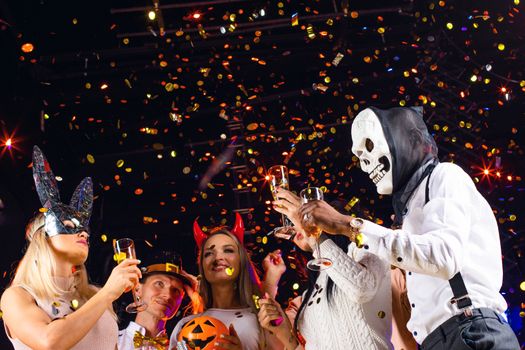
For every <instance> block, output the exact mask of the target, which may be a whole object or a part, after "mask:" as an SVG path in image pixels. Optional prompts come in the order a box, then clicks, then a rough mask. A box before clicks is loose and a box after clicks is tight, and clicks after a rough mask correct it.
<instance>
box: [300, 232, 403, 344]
mask: <svg viewBox="0 0 525 350" xmlns="http://www.w3.org/2000/svg"><path fill="white" fill-rule="evenodd" d="M320 248H321V255H322V256H323V257H327V258H330V259H331V260H332V262H333V265H332V267H331V268H329V269H326V270H324V271H322V272H321V273H320V275H319V277H318V279H317V281H316V287H317V289H316V290H315V291H314V292H313V293H312V295H311V297H310V299H309V301H308V304H307V306H305V307H304V309H303V312H302V313H301V319H300V320H299V323H298V327H299V330H300V332H301V334H302V336H303V337H304V339H305V340H306V346H305V348H306V350H320V349H341V350H343V349H344V350H347V349H352V350H360V349H362V350H375V349H393V347H392V345H391V343H390V340H389V339H390V335H391V317H392V294H391V290H390V266H388V265H387V264H386V263H384V262H383V261H382V260H380V259H379V258H377V257H376V256H375V255H373V254H370V253H367V252H366V251H365V250H364V249H357V247H356V246H355V244H354V243H352V244H351V245H350V246H349V247H348V253H345V252H344V251H343V250H341V249H340V248H339V247H338V246H337V245H336V244H335V243H334V242H333V241H332V240H330V239H325V240H324V241H323V242H322V243H321V245H320ZM328 277H330V278H331V279H332V280H333V281H334V287H333V289H332V293H333V294H332V298H331V301H330V303H329V302H328V300H327V298H326V286H327V282H328Z"/></svg>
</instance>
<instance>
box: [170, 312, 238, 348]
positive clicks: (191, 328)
mask: <svg viewBox="0 0 525 350" xmlns="http://www.w3.org/2000/svg"><path fill="white" fill-rule="evenodd" d="M221 334H229V331H228V327H226V326H225V325H224V323H222V322H221V321H219V320H218V319H216V318H213V317H209V316H200V317H195V318H194V319H192V320H190V321H188V322H187V323H186V324H185V325H184V327H182V329H181V330H180V332H179V335H178V337H177V340H178V341H183V340H184V341H185V342H186V345H187V346H188V348H189V349H193V350H211V349H212V348H213V344H214V343H215V342H216V341H217V340H218V339H219V336H220V335H221Z"/></svg>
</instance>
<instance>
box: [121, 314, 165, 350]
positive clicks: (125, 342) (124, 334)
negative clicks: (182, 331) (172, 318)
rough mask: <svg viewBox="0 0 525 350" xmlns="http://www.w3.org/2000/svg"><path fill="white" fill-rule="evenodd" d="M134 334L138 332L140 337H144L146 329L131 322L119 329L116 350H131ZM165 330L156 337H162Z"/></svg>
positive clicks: (133, 346) (133, 347)
mask: <svg viewBox="0 0 525 350" xmlns="http://www.w3.org/2000/svg"><path fill="white" fill-rule="evenodd" d="M135 332H139V333H140V334H142V335H146V328H144V327H143V326H141V325H140V324H138V323H136V322H133V321H131V322H130V323H129V325H128V326H127V327H126V328H124V329H121V330H120V331H119V332H118V350H133V349H135V345H134V344H133V338H134V337H135ZM165 334H166V330H163V331H161V332H160V333H159V334H157V337H161V336H164V335H165ZM151 348H152V349H153V347H151Z"/></svg>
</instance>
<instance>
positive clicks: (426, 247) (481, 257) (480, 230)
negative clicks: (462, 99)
mask: <svg viewBox="0 0 525 350" xmlns="http://www.w3.org/2000/svg"><path fill="white" fill-rule="evenodd" d="M422 112H423V111H422V108H400V107H398V108H392V109H388V110H381V109H378V108H374V107H371V108H367V109H365V110H363V111H362V112H361V113H359V114H358V115H357V117H356V118H355V120H354V123H353V125H352V142H353V146H352V152H353V153H354V154H355V155H356V156H357V157H358V158H359V160H360V164H361V168H362V170H363V171H365V172H367V173H368V174H369V177H370V179H371V180H372V181H373V182H374V184H375V185H376V187H377V191H378V193H380V194H383V195H392V196H393V208H394V213H395V222H394V225H395V226H396V227H398V228H399V229H388V228H385V227H382V226H380V225H377V224H375V223H373V222H371V221H367V220H363V219H360V218H355V217H351V216H345V215H342V214H340V213H339V212H337V211H336V210H335V209H333V208H332V207H330V206H329V205H328V204H327V203H326V202H323V201H314V202H310V203H306V204H304V205H302V207H301V209H300V213H301V217H302V220H303V225H305V226H306V227H308V226H312V225H315V226H318V227H319V228H321V229H322V230H323V231H325V232H327V233H332V234H336V233H339V234H340V233H343V234H345V235H347V236H348V237H350V239H351V240H352V241H354V242H356V243H358V245H359V246H361V247H362V249H367V250H368V251H370V252H372V253H374V254H376V255H378V256H379V257H381V258H383V259H384V260H386V261H388V262H389V263H390V264H392V265H394V266H397V267H399V268H401V269H404V270H406V271H407V276H406V278H407V290H408V299H409V301H410V305H411V307H412V314H411V318H410V321H409V322H408V324H407V328H408V329H409V330H410V331H411V332H412V334H413V336H414V338H415V339H416V341H417V342H418V343H419V344H421V349H424V350H427V349H432V350H437V349H443V350H444V349H478V348H483V349H519V344H518V342H517V339H516V337H515V335H514V333H513V332H512V329H511V328H510V327H509V325H508V324H507V322H506V320H505V318H504V316H503V312H504V311H505V309H506V307H507V305H506V302H505V300H504V298H503V297H502V296H501V295H500V294H499V290H500V288H501V284H502V279H503V269H502V264H501V249H500V240H499V232H498V227H497V223H496V220H495V217H494V214H493V212H492V210H491V208H490V205H489V204H488V203H487V201H486V200H485V199H484V198H483V197H482V196H481V194H480V193H479V192H478V191H477V190H476V188H475V186H474V184H473V182H472V180H471V179H470V177H469V176H468V175H467V174H466V173H465V172H464V171H463V170H462V169H461V168H460V167H459V166H457V165H455V164H452V163H439V161H438V158H437V146H436V144H435V142H434V140H433V138H432V137H431V135H430V134H429V133H428V130H427V127H426V125H425V123H424V121H423V118H422V114H423V113H422Z"/></svg>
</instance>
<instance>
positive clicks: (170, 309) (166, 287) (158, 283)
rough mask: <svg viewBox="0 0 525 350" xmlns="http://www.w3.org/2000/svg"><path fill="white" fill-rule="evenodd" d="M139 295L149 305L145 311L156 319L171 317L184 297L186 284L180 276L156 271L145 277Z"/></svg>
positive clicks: (138, 288) (139, 287)
mask: <svg viewBox="0 0 525 350" xmlns="http://www.w3.org/2000/svg"><path fill="white" fill-rule="evenodd" d="M137 295H138V296H139V297H140V298H141V299H142V300H144V302H145V303H146V304H147V305H148V307H147V308H146V310H145V311H143V312H144V313H148V314H150V315H151V316H153V317H154V318H156V319H163V320H169V319H171V318H172V317H173V316H174V315H175V314H176V313H177V310H178V309H179V307H180V304H181V302H182V299H183V298H184V286H183V283H182V281H181V280H179V279H178V278H176V277H174V276H172V275H169V274H166V273H155V274H152V275H150V276H146V277H145V281H143V283H141V284H139V285H138V287H137Z"/></svg>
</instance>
